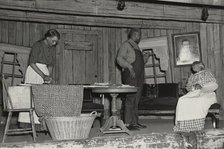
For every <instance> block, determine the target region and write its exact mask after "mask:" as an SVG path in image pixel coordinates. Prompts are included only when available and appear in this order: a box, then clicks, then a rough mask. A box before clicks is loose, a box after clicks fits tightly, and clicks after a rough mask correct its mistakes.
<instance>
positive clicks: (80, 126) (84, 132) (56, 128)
mask: <svg viewBox="0 0 224 149" xmlns="http://www.w3.org/2000/svg"><path fill="white" fill-rule="evenodd" d="M96 115H97V112H95V111H94V112H92V113H90V114H81V116H73V117H49V118H46V123H47V127H48V129H49V132H50V134H51V137H52V139H53V140H80V139H87V138H88V137H89V133H90V130H91V127H92V125H93V121H94V119H95V118H96Z"/></svg>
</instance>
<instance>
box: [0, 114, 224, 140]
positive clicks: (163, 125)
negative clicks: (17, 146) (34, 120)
mask: <svg viewBox="0 0 224 149" xmlns="http://www.w3.org/2000/svg"><path fill="white" fill-rule="evenodd" d="M140 122H141V123H142V124H145V125H147V128H145V129H141V130H140V131H133V135H136V134H149V133H164V132H167V133H172V132H173V130H172V129H173V126H174V122H173V119H164V118H163V119H161V118H157V119H155V118H153V119H152V118H151V117H140ZM14 127H16V126H14ZM99 128H100V126H99V122H98V121H95V122H94V124H93V128H92V129H91V131H90V134H89V139H91V138H94V137H105V136H108V135H110V136H113V135H114V136H127V134H125V133H119V134H113V135H112V134H105V135H103V134H102V133H101V132H100V130H99ZM205 128H206V129H211V128H212V124H211V120H210V119H206V126H205ZM219 128H224V121H220V123H219ZM3 129H4V125H0V139H1V140H2V136H3ZM51 140H52V139H51V137H50V135H49V134H44V133H40V132H38V137H37V142H39V143H42V142H46V141H47V142H49V141H51ZM15 142H20V143H21V142H32V136H31V135H17V136H8V137H7V139H6V143H15Z"/></svg>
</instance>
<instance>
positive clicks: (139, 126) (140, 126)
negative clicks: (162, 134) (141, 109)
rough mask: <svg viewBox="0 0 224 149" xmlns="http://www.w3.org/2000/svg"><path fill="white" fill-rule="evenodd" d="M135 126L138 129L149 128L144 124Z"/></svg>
mask: <svg viewBox="0 0 224 149" xmlns="http://www.w3.org/2000/svg"><path fill="white" fill-rule="evenodd" d="M134 126H135V127H137V128H140V129H141V128H147V126H146V125H142V124H139V123H137V124H134Z"/></svg>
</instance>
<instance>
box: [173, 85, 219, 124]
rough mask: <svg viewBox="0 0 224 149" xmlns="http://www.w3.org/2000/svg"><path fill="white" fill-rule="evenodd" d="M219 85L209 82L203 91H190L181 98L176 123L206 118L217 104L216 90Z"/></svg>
mask: <svg viewBox="0 0 224 149" xmlns="http://www.w3.org/2000/svg"><path fill="white" fill-rule="evenodd" d="M217 87H218V85H217V83H215V82H209V83H207V84H205V85H204V86H203V88H202V89H201V90H194V91H190V92H189V93H187V94H186V95H184V96H182V97H180V98H179V100H178V103H177V108H176V122H177V121H185V120H193V119H201V118H205V117H206V115H207V113H208V109H209V107H210V106H211V105H212V104H214V103H216V102H217V99H216V94H215V92H214V91H215V90H216V89H217Z"/></svg>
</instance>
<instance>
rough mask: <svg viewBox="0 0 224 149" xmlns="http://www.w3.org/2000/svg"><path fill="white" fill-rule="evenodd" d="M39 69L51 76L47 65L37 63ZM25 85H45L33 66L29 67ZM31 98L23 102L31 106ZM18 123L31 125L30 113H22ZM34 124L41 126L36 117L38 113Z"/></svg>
mask: <svg viewBox="0 0 224 149" xmlns="http://www.w3.org/2000/svg"><path fill="white" fill-rule="evenodd" d="M36 65H37V67H38V68H39V69H40V70H41V71H42V72H43V73H44V74H45V75H49V70H48V68H47V65H45V64H40V63H36ZM25 83H29V84H43V83H44V80H43V78H42V77H41V76H40V75H39V74H38V73H36V72H35V71H34V70H33V68H32V67H31V66H28V68H27V70H26V75H25ZM30 101H31V98H30V97H29V98H25V99H24V100H23V101H22V102H23V103H24V104H26V105H30ZM18 122H23V123H30V117H29V113H28V112H20V113H19V117H18ZM34 122H35V123H36V124H40V122H39V121H38V116H37V115H36V112H34Z"/></svg>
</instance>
